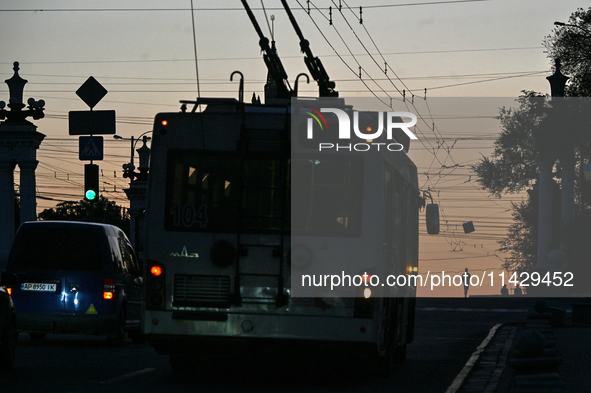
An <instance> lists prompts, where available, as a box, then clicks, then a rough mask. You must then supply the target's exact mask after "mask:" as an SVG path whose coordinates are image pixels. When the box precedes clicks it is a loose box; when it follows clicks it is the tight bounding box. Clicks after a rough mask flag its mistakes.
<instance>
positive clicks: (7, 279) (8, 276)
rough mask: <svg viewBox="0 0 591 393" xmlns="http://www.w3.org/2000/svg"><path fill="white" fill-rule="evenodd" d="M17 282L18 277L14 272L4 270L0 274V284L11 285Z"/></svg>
mask: <svg viewBox="0 0 591 393" xmlns="http://www.w3.org/2000/svg"><path fill="white" fill-rule="evenodd" d="M17 284H18V277H17V276H16V274H14V273H7V272H4V273H2V275H1V276H0V286H7V287H13V286H15V285H17Z"/></svg>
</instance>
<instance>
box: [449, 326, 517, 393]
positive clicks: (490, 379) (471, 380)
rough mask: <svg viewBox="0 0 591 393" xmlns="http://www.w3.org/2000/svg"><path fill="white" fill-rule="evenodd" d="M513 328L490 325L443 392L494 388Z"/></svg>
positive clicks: (505, 361)
mask: <svg viewBox="0 0 591 393" xmlns="http://www.w3.org/2000/svg"><path fill="white" fill-rule="evenodd" d="M516 330H517V327H516V326H508V325H505V324H497V325H495V326H493V327H492V328H491V329H490V331H489V333H488V335H487V336H486V338H485V339H484V340H483V341H482V343H481V344H480V345H479V346H478V347H477V348H476V350H475V351H474V352H473V353H472V355H471V356H470V358H469V359H468V361H467V362H466V364H465V365H464V367H463V368H462V370H461V371H460V372H459V374H458V375H457V376H456V378H455V379H454V381H453V382H452V384H451V385H450V386H449V387H448V388H447V390H446V392H445V393H457V392H494V391H495V389H496V388H497V386H498V384H499V382H500V381H501V376H502V374H503V371H504V370H505V367H506V365H507V359H508V356H509V352H510V349H511V345H512V343H513V338H514V336H515V332H516ZM497 337H499V339H498V340H494V339H495V338H497ZM493 340H494V341H493Z"/></svg>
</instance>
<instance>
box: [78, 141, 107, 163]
mask: <svg viewBox="0 0 591 393" xmlns="http://www.w3.org/2000/svg"><path fill="white" fill-rule="evenodd" d="M79 141H80V143H79V158H80V161H92V160H97V161H98V160H102V159H103V137H102V136H81V137H80V138H79Z"/></svg>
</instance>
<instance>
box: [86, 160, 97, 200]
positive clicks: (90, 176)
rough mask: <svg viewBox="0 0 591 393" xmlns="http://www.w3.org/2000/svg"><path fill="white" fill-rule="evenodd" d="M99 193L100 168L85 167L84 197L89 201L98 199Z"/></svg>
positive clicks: (92, 165) (94, 165)
mask: <svg viewBox="0 0 591 393" xmlns="http://www.w3.org/2000/svg"><path fill="white" fill-rule="evenodd" d="M98 193H99V167H98V165H96V164H85V165H84V197H85V198H86V200H88V201H92V200H94V199H96V197H97V196H98Z"/></svg>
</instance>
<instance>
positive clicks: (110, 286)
mask: <svg viewBox="0 0 591 393" xmlns="http://www.w3.org/2000/svg"><path fill="white" fill-rule="evenodd" d="M114 297H115V280H114V279H112V278H105V284H104V287H103V299H107V300H110V299H113V298H114Z"/></svg>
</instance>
